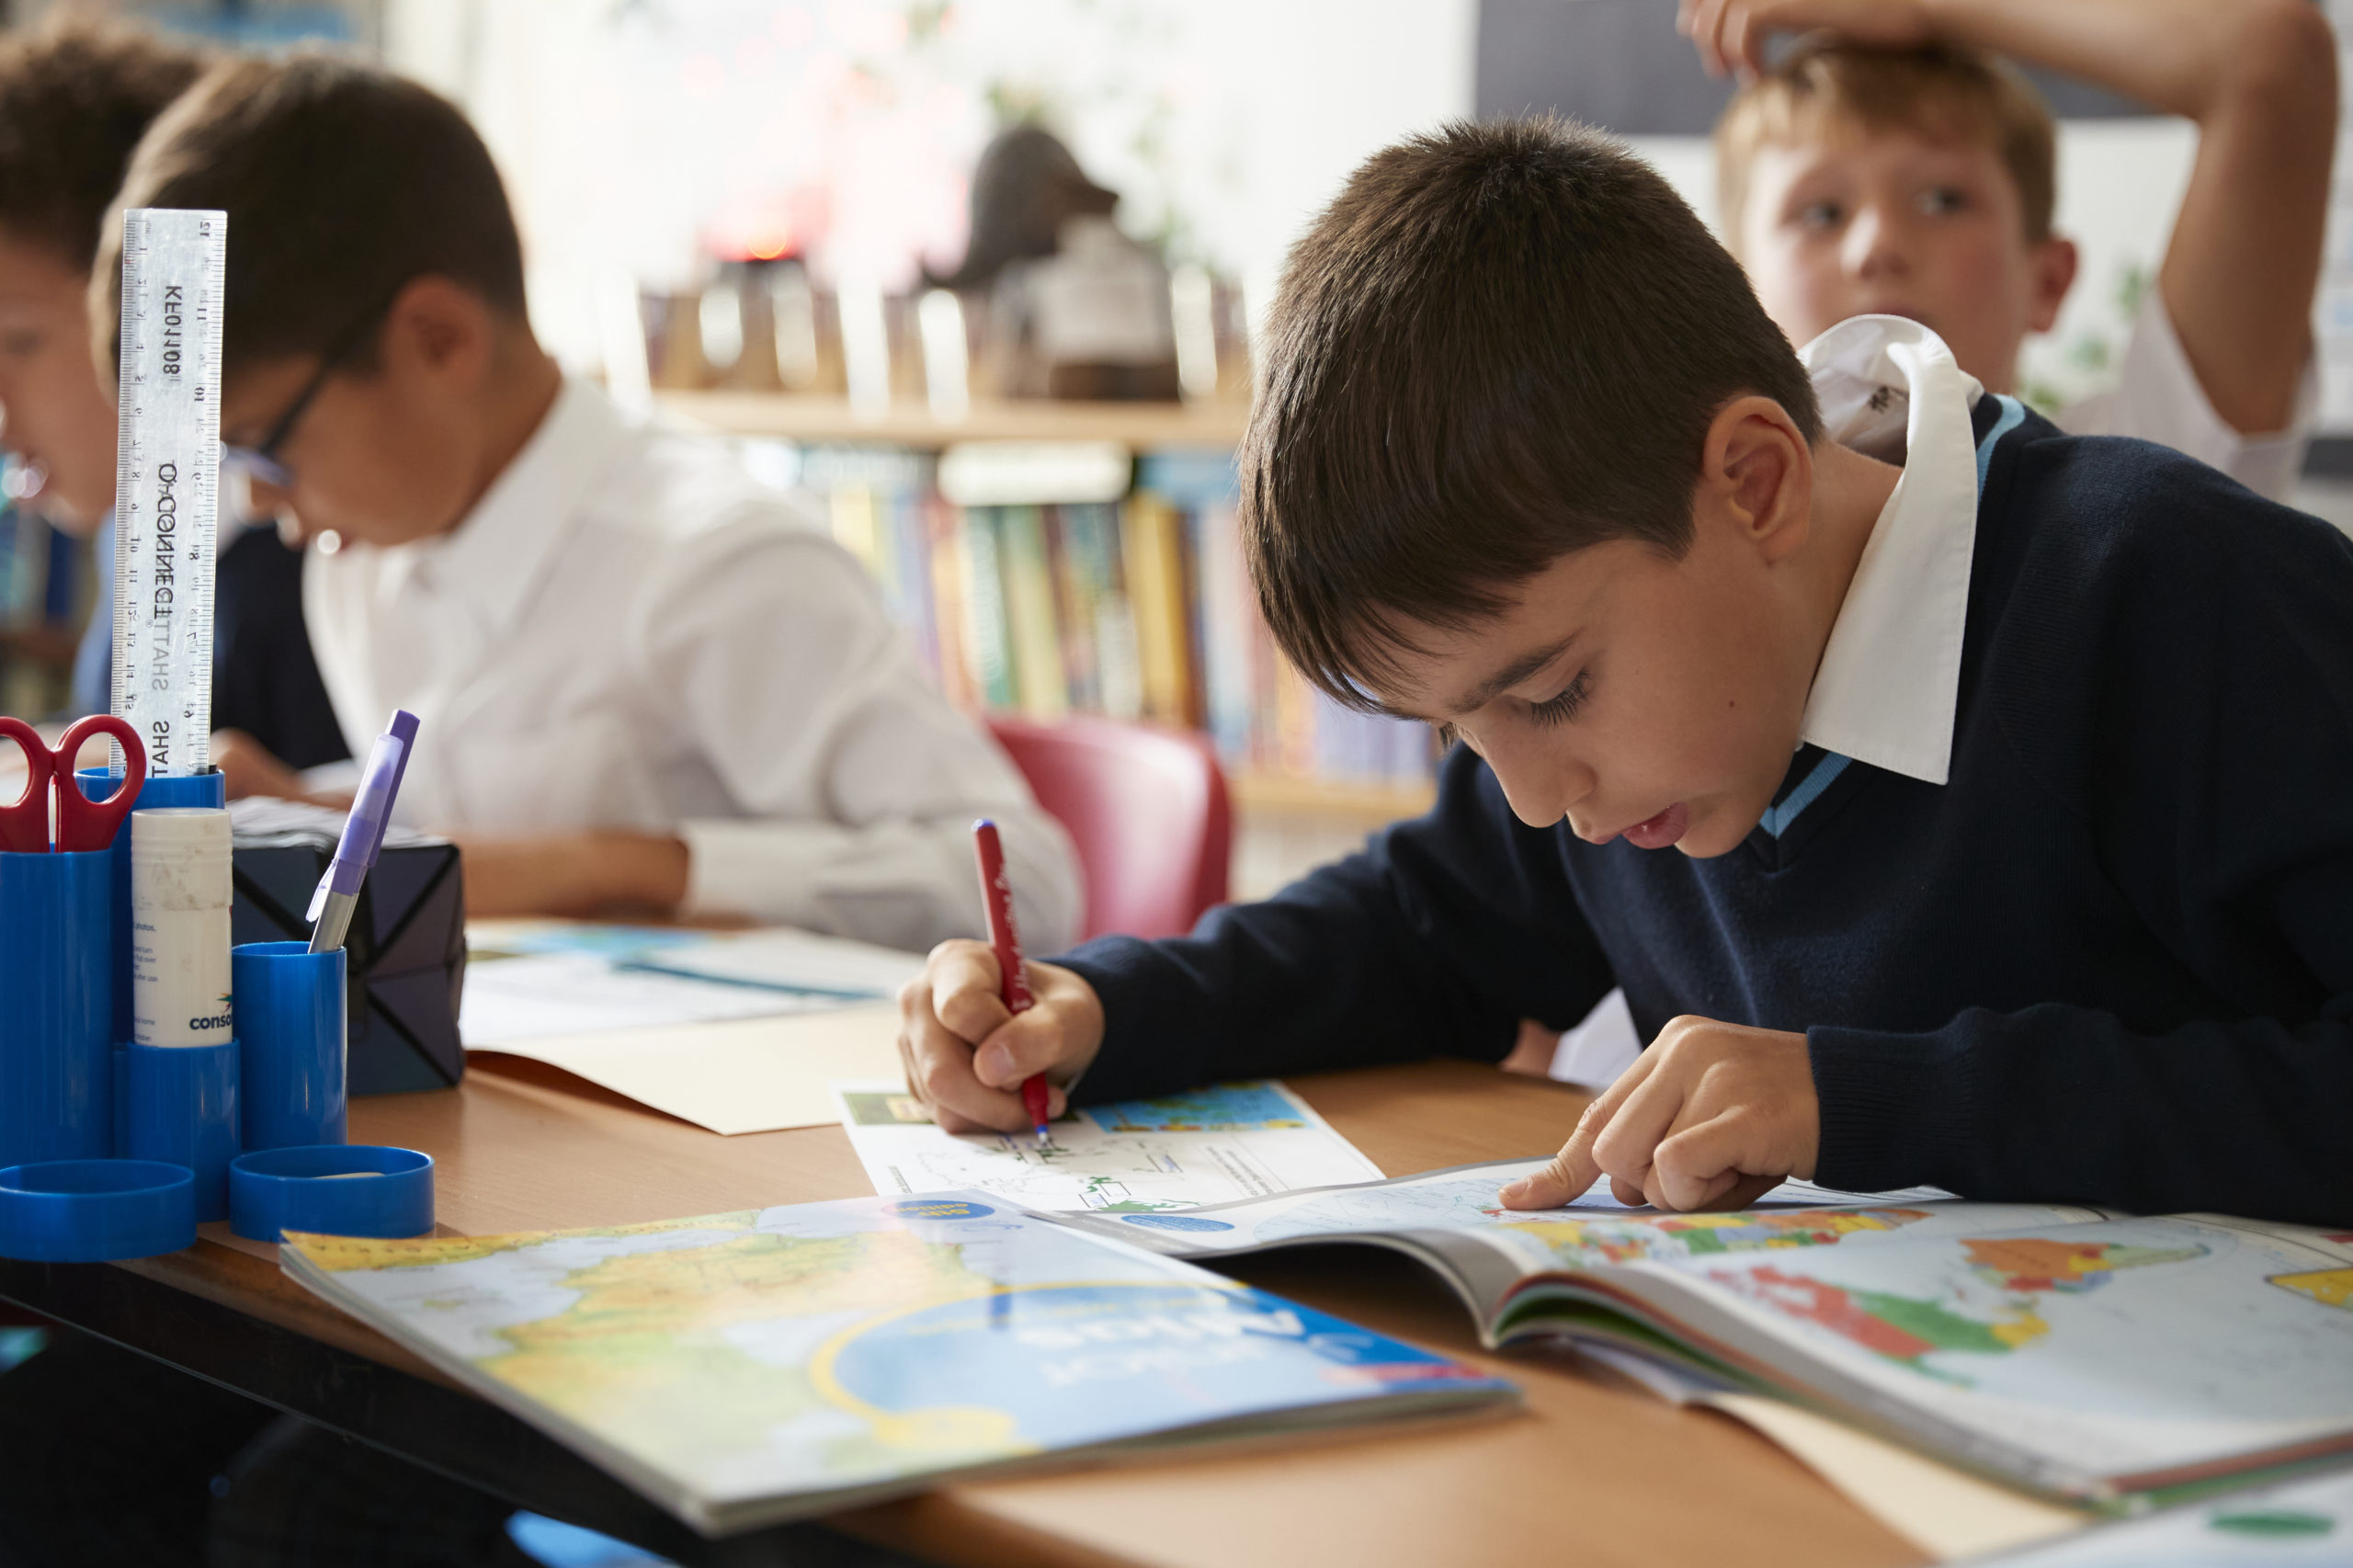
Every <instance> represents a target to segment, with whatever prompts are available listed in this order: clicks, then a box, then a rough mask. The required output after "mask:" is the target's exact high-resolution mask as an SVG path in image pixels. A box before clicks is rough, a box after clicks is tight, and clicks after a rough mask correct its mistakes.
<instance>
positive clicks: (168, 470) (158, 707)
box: [114, 207, 229, 778]
mask: <svg viewBox="0 0 2353 1568" xmlns="http://www.w3.org/2000/svg"><path fill="white" fill-rule="evenodd" d="M228 237H229V216H228V214H227V213H225V212H206V211H180V210H176V209H173V208H167V207H134V208H131V209H130V210H127V211H125V212H124V213H123V215H122V349H121V367H122V368H121V377H122V380H121V394H120V402H119V418H120V424H119V427H118V429H117V432H116V436H115V487H114V606H115V615H114V710H115V712H116V713H117V714H118V715H119V716H120V717H122V718H124V719H127V720H129V721H130V722H131V725H132V727H134V728H135V729H137V730H138V732H139V737H140V739H141V740H142V741H143V742H144V743H145V744H146V746H147V771H148V772H149V773H151V774H155V775H159V776H163V777H166V778H174V777H184V776H187V775H189V774H196V773H205V772H209V771H210V769H211V766H212V744H211V733H212V579H213V574H214V571H215V569H216V567H217V564H218V555H217V551H216V550H215V545H214V541H215V540H217V538H218V537H219V527H220V506H221V312H222V298H223V292H224V290H225V287H226V281H227V268H228V255H229V252H228ZM119 750H120V748H119V747H118V748H117V751H118V753H119ZM116 766H117V767H118V768H119V767H120V766H121V758H120V756H117V757H116Z"/></svg>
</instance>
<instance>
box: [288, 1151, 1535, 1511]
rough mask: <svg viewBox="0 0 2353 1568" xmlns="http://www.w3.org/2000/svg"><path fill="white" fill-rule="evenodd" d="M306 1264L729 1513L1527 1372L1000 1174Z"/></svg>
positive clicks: (475, 1372)
mask: <svg viewBox="0 0 2353 1568" xmlns="http://www.w3.org/2000/svg"><path fill="white" fill-rule="evenodd" d="M278 1253H279V1261H280V1264H281V1266H282V1267H284V1268H285V1270H286V1272H287V1273H288V1274H290V1275H291V1276H292V1277H293V1278H295V1279H297V1280H298V1281H300V1282H301V1284H303V1285H305V1286H307V1287H308V1288H309V1289H311V1290H314V1291H316V1292H318V1293H319V1294H320V1295H321V1296H324V1298H326V1299H327V1300H328V1301H332V1302H334V1303H335V1305H337V1306H339V1307H341V1308H343V1309H344V1310H345V1311H347V1312H351V1313H353V1314H354V1315H355V1316H357V1317H358V1318H360V1319H362V1320H364V1321H365V1322H367V1323H369V1324H373V1325H374V1326H375V1327H377V1328H378V1329H381V1331H382V1332H384V1333H385V1334H387V1335H391V1336H392V1338H394V1339H396V1340H398V1341H399V1342H400V1343H402V1344H403V1345H405V1346H408V1347H410V1348H411V1349H413V1350H415V1351H416V1352H417V1353H418V1354H419V1355H421V1356H423V1357H425V1358H426V1359H427V1360H430V1361H432V1362H433V1363H434V1364H435V1365H437V1366H438V1367H441V1368H443V1369H446V1370H447V1371H449V1374H450V1375H451V1376H453V1377H455V1378H456V1379H458V1380H459V1381H460V1382H462V1383H464V1384H465V1385H466V1386H467V1387H469V1388H471V1389H473V1390H474V1391H475V1392H479V1393H481V1394H483V1396H484V1397H486V1398H488V1399H490V1400H492V1401H494V1402H495V1403H499V1404H502V1405H505V1406H506V1408H507V1409H509V1410H512V1411H514V1412H515V1413H516V1414H517V1415H519V1416H521V1417H522V1418H523V1419H524V1420H526V1421H529V1422H530V1423H532V1424H533V1425H534V1426H539V1427H540V1428H541V1429H542V1430H544V1431H546V1432H547V1433H549V1434H550V1435H551V1436H552V1437H555V1438H556V1439H557V1440H558V1441H561V1442H563V1443H565V1444H567V1445H568V1446H570V1447H572V1448H574V1449H577V1450H578V1451H580V1452H581V1453H582V1454H584V1455H585V1456H587V1457H588V1458H589V1459H590V1460H594V1461H595V1462H597V1464H599V1465H601V1466H603V1467H604V1468H605V1469H606V1470H607V1471H609V1472H611V1473H612V1474H614V1475H616V1476H618V1477H620V1479H622V1480H623V1481H625V1482H627V1483H630V1484H631V1486H633V1487H635V1488H636V1489H637V1490H638V1491H639V1492H640V1493H642V1494H644V1495H645V1496H647V1497H649V1498H652V1499H653V1500H654V1501H655V1502H657V1503H659V1504H661V1505H662V1506H665V1507H667V1508H669V1509H670V1510H671V1511H672V1512H673V1513H675V1514H676V1515H678V1517H681V1518H683V1519H685V1520H686V1521H687V1522H688V1524H690V1525H692V1526H694V1527H695V1528H698V1529H700V1530H702V1531H704V1532H705V1533H707V1534H728V1533H732V1532H734V1531H737V1530H741V1529H746V1528H752V1527H755V1526H757V1525H762V1524H767V1523H772V1522H775V1521H778V1520H782V1519H790V1518H797V1517H802V1516H805V1515H810V1514H818V1513H825V1512H830V1511H833V1510H835V1509H840V1508H846V1507H849V1506H855V1505H857V1504H860V1503H865V1502H870V1501H873V1500H875V1499H878V1498H881V1497H886V1496H891V1495H893V1494H899V1493H904V1492H912V1491H915V1490H918V1489H920V1488H922V1487H924V1486H927V1485H930V1484H932V1483H935V1482H937V1481H938V1480H939V1479H941V1478H942V1477H945V1476H948V1475H951V1474H959V1473H965V1472H971V1471H983V1470H988V1471H995V1470H999V1469H1003V1468H1006V1467H1008V1466H1013V1465H1017V1464H1022V1463H1031V1462H1036V1461H1037V1460H1040V1459H1043V1458H1046V1457H1048V1456H1062V1457H1071V1456H1087V1457H1090V1458H1097V1459H1100V1458H1108V1457H1110V1456H1113V1455H1117V1454H1121V1453H1131V1452H1140V1451H1146V1450H1150V1449H1155V1448H1164V1447H1166V1446H1169V1445H1173V1444H1184V1443H1197V1442H1200V1441H1203V1440H1206V1439H1209V1438H1212V1437H1220V1438H1229V1437H1230V1438H1239V1437H1260V1438H1267V1437H1279V1436H1282V1435H1286V1434H1290V1433H1296V1432H1300V1431H1303V1430H1308V1429H1311V1428H1315V1427H1320V1426H1338V1425H1343V1424H1347V1423H1353V1422H1366V1421H1375V1420H1381V1419H1384V1418H1391V1419H1393V1418H1400V1417H1406V1416H1436V1415H1467V1414H1470V1413H1472V1412H1476V1411H1486V1410H1498V1409H1505V1408H1508V1407H1510V1406H1512V1405H1514V1404H1515V1403H1517V1402H1518V1397H1519V1395H1518V1390H1517V1389H1515V1388H1514V1387H1513V1386H1512V1385H1511V1384H1510V1383H1508V1382H1506V1381H1501V1380H1498V1379H1495V1378H1490V1377H1488V1376H1486V1375H1485V1374H1483V1373H1482V1372H1481V1371H1479V1370H1478V1369H1475V1368H1472V1367H1469V1366H1466V1365H1464V1364H1462V1363H1461V1362H1457V1361H1452V1360H1449V1359H1447V1358H1444V1357H1440V1356H1434V1355H1431V1354H1430V1353H1428V1352H1427V1351H1424V1350H1419V1349H1416V1348H1415V1347H1414V1346H1409V1345H1404V1344H1400V1343H1399V1342H1397V1341H1395V1340H1392V1339H1388V1338H1385V1337H1383V1336H1382V1335H1377V1334H1370V1333H1368V1332H1366V1331H1364V1330H1362V1329H1358V1328H1356V1327H1353V1326H1352V1325H1350V1324H1345V1323H1342V1322H1340V1321H1339V1320H1337V1319H1336V1318H1331V1317H1327V1316H1325V1315H1324V1314H1323V1313H1321V1312H1314V1311H1312V1310H1310V1309H1308V1308H1305V1307H1301V1306H1296V1305H1294V1304H1292V1303H1290V1302H1289V1301H1282V1300H1280V1299H1279V1298H1277V1297H1273V1296H1269V1295H1266V1294H1264V1293H1262V1292H1260V1291H1257V1290H1250V1289H1248V1288H1246V1287H1244V1286H1240V1285H1236V1284H1234V1283H1233V1281H1231V1280H1228V1279H1225V1278H1222V1277H1220V1276H1218V1275H1215V1274H1211V1273H1210V1272H1208V1271H1207V1270H1205V1269H1200V1268H1196V1267H1193V1266H1191V1265H1190V1264H1187V1263H1182V1262H1179V1261H1177V1260H1176V1259H1174V1258H1169V1257H1164V1256H1157V1255H1155V1254H1154V1253H1152V1252H1148V1251H1144V1250H1142V1249H1140V1248H1137V1247H1133V1246H1131V1245H1128V1244H1125V1242H1124V1240H1120V1239H1106V1238H1098V1237H1095V1236H1089V1235H1085V1234H1081V1233H1076V1232H1073V1231H1069V1230H1066V1229H1063V1228H1060V1227H1057V1226H1055V1225H1053V1224H1051V1222H1049V1221H1045V1220H1042V1219H1040V1218H1038V1217H1036V1216H1033V1215H1029V1214H1025V1213H1023V1212H1021V1211H1020V1210H1016V1209H1013V1208H1011V1207H1010V1206H1007V1205H1004V1204H1002V1203H1001V1202H1000V1201H998V1200H996V1199H991V1198H989V1197H987V1195H985V1194H982V1193H978V1192H948V1193H937V1194H931V1195H927V1196H926V1197H922V1198H915V1199H907V1198H864V1199H851V1200H849V1201H847V1202H839V1203H804V1204H797V1205H793V1206H791V1207H787V1208H775V1209H762V1210H745V1211H742V1212H738V1213H732V1214H712V1215H706V1216H703V1217H701V1218H699V1219H691V1220H672V1221H661V1222H658V1223H654V1224H642V1225H623V1226H617V1227H612V1228H609V1229H601V1230H584V1231H551V1232H536V1233H524V1234H517V1235H507V1236H463V1237H459V1236H452V1237H427V1238H421V1239H418V1240H415V1241H369V1240H362V1239H358V1238H352V1237H341V1236H304V1235H290V1236H289V1237H288V1238H287V1240H286V1243H285V1244H284V1245H283V1246H281V1247H280V1248H279V1249H278Z"/></svg>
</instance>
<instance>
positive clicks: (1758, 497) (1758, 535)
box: [1691, 395, 1813, 563]
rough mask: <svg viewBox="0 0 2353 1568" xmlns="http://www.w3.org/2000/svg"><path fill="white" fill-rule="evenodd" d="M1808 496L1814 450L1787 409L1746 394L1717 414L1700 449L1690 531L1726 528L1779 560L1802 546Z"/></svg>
mask: <svg viewBox="0 0 2353 1568" xmlns="http://www.w3.org/2000/svg"><path fill="white" fill-rule="evenodd" d="M1691 510H1692V523H1693V525H1694V526H1695V527H1698V528H1706V527H1708V526H1710V524H1711V522H1713V523H1716V524H1718V525H1719V526H1721V525H1722V524H1727V523H1728V524H1730V525H1731V526H1732V527H1733V528H1737V529H1739V530H1740V532H1741V534H1742V535H1743V536H1744V537H1745V538H1746V539H1748V540H1750V541H1751V542H1752V543H1754V544H1755V545H1756V549H1757V550H1758V551H1759V552H1760V553H1761V554H1762V555H1763V556H1764V558H1765V560H1766V561H1767V562H1768V563H1771V562H1779V561H1783V560H1786V559H1787V558H1788V557H1789V556H1790V555H1792V554H1794V553H1795V552H1796V551H1797V550H1798V547H1799V546H1801V545H1802V544H1803V543H1804V542H1805V540H1806V534H1807V531H1808V528H1809V525H1810V524H1811V522H1812V518H1813V448H1812V447H1810V446H1808V445H1807V444H1806V438H1805V437H1804V435H1803V434H1802V432H1801V431H1800V430H1799V429H1798V427H1797V423H1796V421H1794V420H1792V419H1791V418H1790V415H1789V411H1788V410H1787V409H1784V408H1783V407H1782V406H1781V405H1780V404H1779V403H1776V402H1774V401H1773V400H1772V399H1771V398H1769V397H1757V396H1753V395H1752V396H1748V397H1736V398H1734V399H1733V400H1732V402H1730V403H1726V404H1724V406H1723V407H1722V408H1721V409H1718V410H1717V411H1716V416H1715V418H1714V419H1713V420H1711V421H1710V422H1709V425H1708V437H1707V440H1706V441H1705V442H1704V443H1703V444H1702V445H1701V447H1700V458H1699V492H1698V494H1695V495H1694V496H1693V497H1692V507H1691Z"/></svg>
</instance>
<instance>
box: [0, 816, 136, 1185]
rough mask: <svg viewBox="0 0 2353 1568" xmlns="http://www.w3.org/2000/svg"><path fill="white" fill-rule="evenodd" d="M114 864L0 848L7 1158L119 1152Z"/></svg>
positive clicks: (2, 1149)
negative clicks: (113, 988)
mask: <svg viewBox="0 0 2353 1568" xmlns="http://www.w3.org/2000/svg"><path fill="white" fill-rule="evenodd" d="M112 871H113V862H112V861H111V860H110V859H109V858H108V851H106V850H103V849H98V850H86V851H84V852H82V853H79V854H73V855H15V854H0V1165H26V1164H30V1163H34V1162H40V1161H47V1160H86V1159H104V1158H105V1157H106V1156H108V1154H111V1153H114V1033H113V1030H112V1028H111V1025H112V1024H113V1022H114V1011H113V1003H112V991H111V986H112V982H113V965H112V959H113V949H112V947H111V946H110V944H109V940H108V938H109V936H110V933H111V929H112V924H113V918H114V896H113V895H114V882H113V879H112Z"/></svg>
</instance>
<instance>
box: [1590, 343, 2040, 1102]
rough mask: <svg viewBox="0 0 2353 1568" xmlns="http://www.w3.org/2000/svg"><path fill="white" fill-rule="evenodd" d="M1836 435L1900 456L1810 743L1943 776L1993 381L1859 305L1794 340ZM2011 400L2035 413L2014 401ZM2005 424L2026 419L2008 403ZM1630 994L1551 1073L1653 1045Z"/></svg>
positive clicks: (1609, 1062)
mask: <svg viewBox="0 0 2353 1568" xmlns="http://www.w3.org/2000/svg"><path fill="white" fill-rule="evenodd" d="M1798 361H1799V363H1801V364H1802V365H1803V366H1804V367H1805V371H1806V374H1807V376H1808V377H1810V378H1811V379H1812V380H1813V391H1814V396H1815V397H1816V398H1817V399H1818V400H1819V401H1820V403H1821V406H1822V426H1823V431H1824V434H1825V435H1827V436H1828V437H1830V438H1831V439H1832V440H1834V441H1836V442H1837V443H1838V444H1839V445H1841V446H1845V447H1851V448H1853V449H1855V450H1857V451H1859V452H1861V453H1863V454H1865V455H1866V456H1868V457H1874V458H1878V459H1880V460H1882V461H1886V462H1897V463H1901V464H1903V465H1904V472H1903V475H1902V477H1901V478H1899V479H1897V481H1896V482H1895V489H1894V491H1893V493H1892V494H1890V495H1889V496H1888V498H1887V504H1886V505H1885V506H1882V507H1881V509H1880V514H1879V518H1878V520H1877V521H1876V522H1874V523H1873V524H1872V525H1871V535H1870V540H1868V541H1867V542H1866V543H1865V544H1864V546H1863V553H1862V556H1861V558H1860V559H1859V561H1858V562H1856V564H1855V575H1854V577H1853V579H1852V580H1851V581H1850V582H1849V583H1848V584H1847V597H1846V599H1845V601H1844V602H1842V603H1841V604H1840V606H1839V607H1838V619H1836V621H1834V622H1832V623H1831V628H1830V640H1829V642H1827V643H1825V644H1824V647H1823V650H1822V663H1821V665H1820V666H1819V667H1818V668H1817V669H1816V670H1815V671H1814V676H1813V690H1812V691H1811V692H1810V693H1809V694H1808V695H1807V698H1806V705H1805V715H1804V719H1803V721H1802V726H1801V728H1800V731H1799V736H1800V739H1801V740H1802V741H1803V742H1805V743H1808V744H1813V745H1818V746H1820V747H1822V748H1823V749H1824V751H1830V752H1836V753H1837V754H1839V755H1840V756H1847V757H1851V758H1853V759H1854V760H1856V761H1858V762H1867V763H1869V764H1870V765H1871V766H1872V767H1882V768H1885V769H1887V770H1888V771H1889V772H1891V773H1901V774H1904V775H1905V776H1906V777H1908V778H1918V779H1921V780H1923V781H1925V782H1927V783H1930V784H1942V783H1943V782H1945V779H1946V778H1947V775H1948V770H1949V767H1950V765H1951V762H1952V732H1953V721H1954V718H1955V716H1956V714H1957V711H1958V708H1959V703H1960V699H1961V638H1962V635H1963V633H1964V632H1965V631H1967V624H1968V619H1969V574H1970V563H1971V561H1972V557H1973V555H1974V553H1975V551H1976V547H1977V437H1976V435H1975V432H1974V429H1973V427H1972V426H1971V423H1970V414H1971V411H1972V409H1973V408H1974V407H1975V406H1976V404H1977V400H1978V399H1979V398H1981V397H1983V396H1984V388H1983V387H1982V386H1980V385H1979V384H1978V381H1977V379H1976V378H1975V377H1974V376H1972V375H1970V374H1968V373H1967V372H1966V371H1964V370H1962V369H1961V366H1960V365H1959V364H1958V363H1956V362H1955V361H1954V359H1953V357H1952V350H1951V349H1949V348H1948V347H1945V343H1944V339H1942V338H1940V337H1938V335H1936V334H1935V333H1933V332H1931V331H1929V330H1928V329H1927V327H1925V326H1922V325H1921V324H1919V323H1918V322H1915V321H1906V320H1904V318H1903V317H1901V316H1856V317H1854V318H1853V319H1851V320H1849V321H1844V322H1841V323H1839V324H1837V325H1836V326H1834V327H1832V328H1831V329H1830V330H1829V331H1828V332H1825V333H1824V334H1823V335H1821V336H1820V337H1817V338H1815V339H1814V340H1813V342H1811V343H1809V344H1807V345H1806V346H1805V347H1803V348H1801V349H1799V350H1798ZM2006 410H2008V411H2016V413H2017V416H2018V418H2023V417H2024V411H2023V409H2022V408H2020V406H2019V405H2018V403H2015V402H2009V403H2006ZM2005 420H2006V422H2011V423H2015V420H2012V419H2010V417H2009V414H2008V413H2007V412H2006V414H2005ZM1642 1049H1643V1047H1642V1040H1641V1038H1640V1037H1639V1036H1638V1035H1637V1034H1636V1033H1635V1031H1634V1021H1633V1017H1632V1015H1631V1013H1630V1012H1629V1011H1628V1010H1627V1007H1626V1004H1625V999H1624V996H1623V994H1622V993H1619V992H1612V993H1611V994H1609V995H1608V997H1606V998H1604V999H1603V1001H1602V1003H1601V1004H1600V1005H1599V1006H1597V1007H1595V1008H1594V1010H1593V1013H1592V1014H1591V1016H1590V1017H1587V1018H1586V1021H1585V1022H1584V1023H1582V1024H1580V1025H1578V1026H1577V1027H1576V1028H1573V1029H1571V1030H1569V1031H1568V1032H1567V1033H1566V1034H1564V1035H1563V1036H1562V1037H1561V1043H1560V1045H1559V1047H1558V1048H1557V1049H1556V1050H1555V1051H1553V1055H1552V1076H1553V1077H1555V1078H1560V1079H1564V1080H1566V1081H1567V1082H1570V1083H1575V1084H1586V1085H1596V1086H1599V1085H1607V1084H1608V1083H1610V1082H1611V1081H1613V1080H1614V1079H1615V1078H1616V1077H1617V1076H1618V1074H1620V1073H1621V1072H1623V1071H1624V1070H1625V1069H1626V1068H1627V1067H1628V1066H1630V1065H1631V1064H1632V1062H1633V1061H1634V1059H1635V1058H1636V1057H1637V1056H1639V1055H1640V1054H1641V1053H1642Z"/></svg>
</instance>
